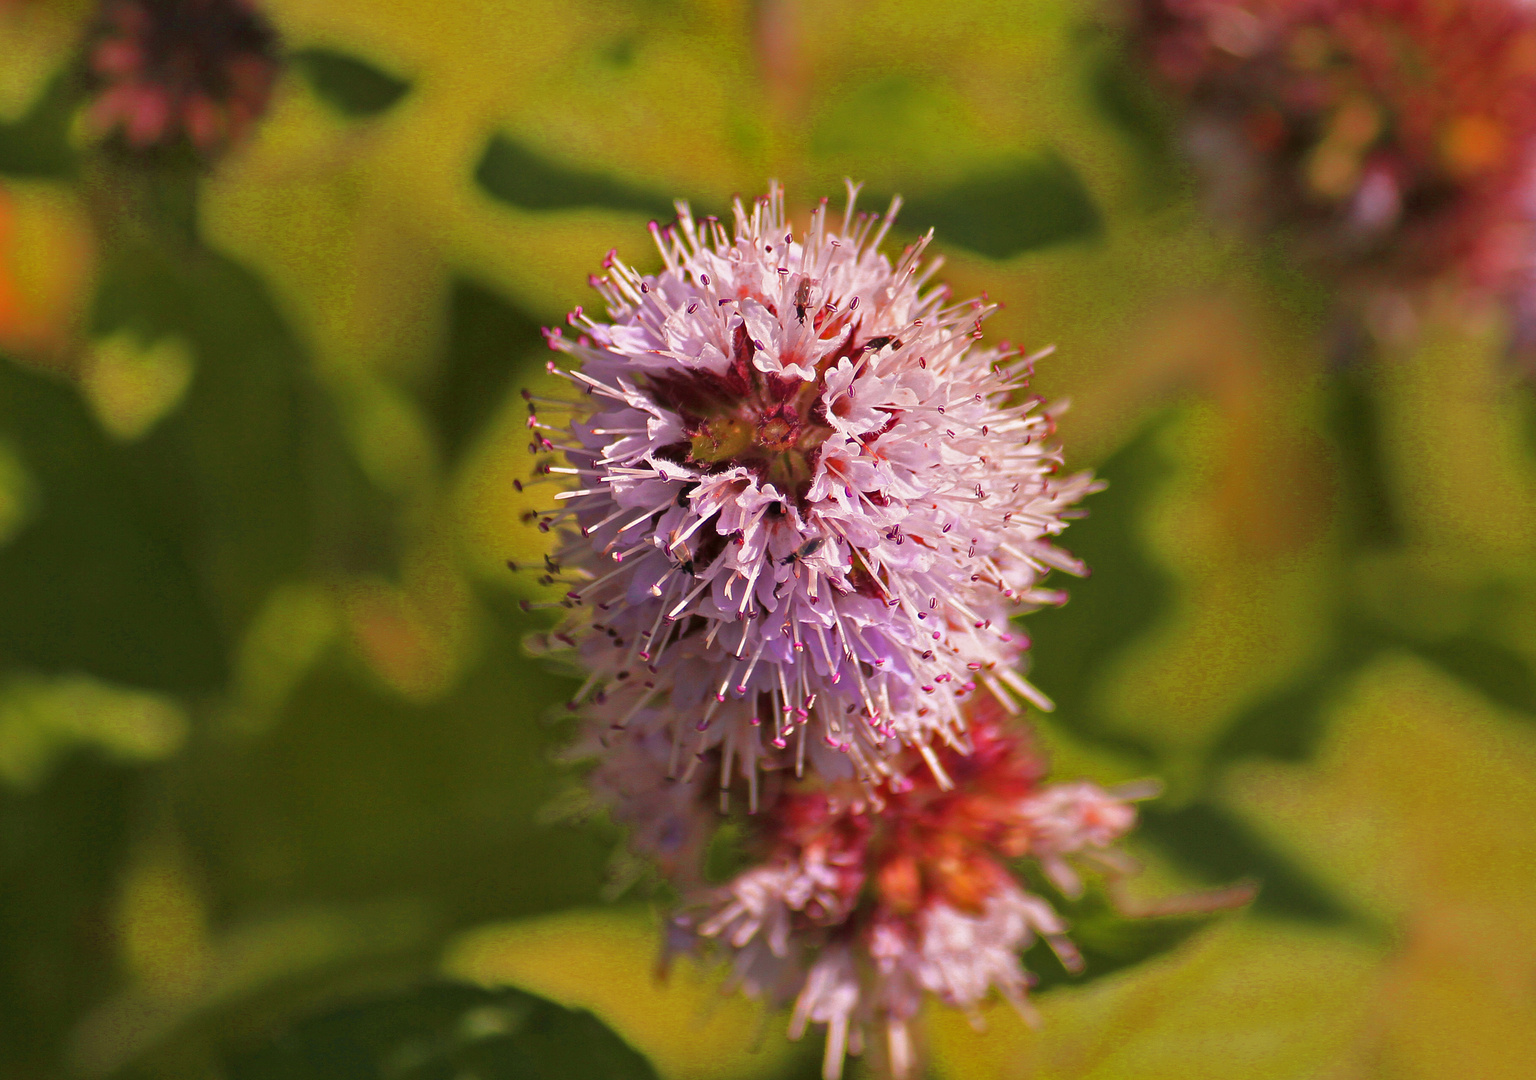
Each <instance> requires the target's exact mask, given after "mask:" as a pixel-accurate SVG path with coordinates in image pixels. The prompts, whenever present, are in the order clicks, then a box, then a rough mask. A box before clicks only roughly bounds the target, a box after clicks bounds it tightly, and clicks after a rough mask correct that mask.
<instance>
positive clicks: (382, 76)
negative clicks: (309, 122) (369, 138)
mask: <svg viewBox="0 0 1536 1080" xmlns="http://www.w3.org/2000/svg"><path fill="white" fill-rule="evenodd" d="M289 62H290V63H291V64H292V65H293V67H294V69H295V70H296V71H298V72H299V74H301V75H303V76H304V79H305V80H306V81H307V82H308V83H309V86H310V89H311V90H313V91H314V92H315V96H316V97H318V98H319V99H320V100H321V101H323V102H325V103H326V104H327V105H329V106H330V107H331V108H333V109H335V110H336V111H337V112H339V113H341V114H342V115H343V116H347V117H351V118H353V119H358V120H360V119H364V118H366V117H370V116H378V115H379V114H380V113H382V112H387V111H388V110H390V109H392V108H394V106H395V105H397V104H399V102H400V99H401V98H403V97H405V95H406V94H407V93H408V92H409V91H410V89H411V84H410V83H409V82H408V81H406V80H405V79H402V78H400V77H399V76H398V75H391V74H389V73H388V72H386V71H380V70H379V69H378V68H376V67H374V66H373V65H372V64H370V63H368V62H367V61H366V60H361V59H359V58H358V57H356V56H350V55H348V54H347V53H344V52H338V51H336V50H335V49H325V48H320V47H314V48H309V49H300V50H299V51H298V52H296V53H294V54H293V55H292V56H290V57H289Z"/></svg>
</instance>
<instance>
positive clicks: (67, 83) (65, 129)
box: [0, 60, 78, 179]
mask: <svg viewBox="0 0 1536 1080" xmlns="http://www.w3.org/2000/svg"><path fill="white" fill-rule="evenodd" d="M3 62H4V61H3V60H0V63H3ZM77 103H78V100H77V96H76V94H75V82H74V80H73V79H72V78H71V77H70V75H69V74H68V73H63V74H60V75H57V76H55V77H54V80H53V81H52V82H51V83H49V84H48V88H47V90H45V91H44V92H43V94H42V96H41V97H39V98H38V99H37V102H36V104H34V105H33V106H32V109H31V111H30V112H28V113H27V115H26V116H23V117H22V118H21V119H20V120H17V121H16V122H15V123H13V124H0V175H3V176H15V177H28V178H37V179H58V178H63V177H68V176H72V175H73V174H74V172H75V165H76V162H75V154H74V152H73V151H72V150H71V149H70V147H69V125H70V121H71V120H72V119H73V118H74V112H75V106H76V104H77Z"/></svg>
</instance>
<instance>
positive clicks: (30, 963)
mask: <svg viewBox="0 0 1536 1080" xmlns="http://www.w3.org/2000/svg"><path fill="white" fill-rule="evenodd" d="M134 798H135V795H134V789H133V785H132V773H131V772H130V771H129V770H128V769H125V768H122V767H120V766H116V765H109V764H107V763H106V762H105V761H103V760H101V759H100V758H99V757H98V756H97V755H95V754H92V753H81V754H76V755H74V756H72V757H71V758H70V759H69V760H68V761H67V762H65V763H64V765H63V766H62V767H61V768H60V769H59V771H58V773H57V774H55V775H54V776H53V777H52V778H51V779H50V780H49V781H48V783H47V784H46V785H45V786H43V787H41V788H40V789H38V790H36V791H32V792H26V793H20V792H15V791H12V790H11V789H10V788H8V787H7V786H5V785H3V784H0V1017H4V1020H3V1021H0V1031H3V1032H4V1037H3V1038H0V1076H6V1077H23V1076H37V1077H42V1076H64V1075H67V1074H68V1070H67V1069H66V1068H65V1065H64V1063H63V1062H62V1061H60V1060H58V1058H59V1055H60V1053H61V1050H62V1048H63V1047H64V1046H65V1045H66V1042H67V1036H68V1033H69V1029H70V1028H71V1027H72V1026H73V1025H74V1023H75V1021H76V1020H77V1019H78V1018H79V1017H80V1016H81V1015H82V1014H83V1013H84V1012H85V1010H86V1009H88V1008H90V1007H91V1006H93V1005H95V1004H97V1003H98V1002H99V1001H101V1000H102V997H103V996H104V995H105V994H107V993H109V992H110V991H111V990H112V989H113V987H114V985H115V984H116V983H117V981H118V980H119V978H120V974H119V971H118V969H117V965H116V961H117V957H118V946H117V942H116V941H115V940H114V939H113V935H112V934H111V932H110V931H109V929H108V927H109V926H110V917H111V912H110V910H109V906H110V904H111V902H112V899H113V896H114V892H115V890H116V888H117V885H118V879H119V875H120V873H121V870H122V862H123V855H124V847H125V843H126V841H127V838H128V832H129V829H128V818H129V812H130V807H131V806H132V804H133V801H134Z"/></svg>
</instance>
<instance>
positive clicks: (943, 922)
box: [675, 696, 1153, 1080]
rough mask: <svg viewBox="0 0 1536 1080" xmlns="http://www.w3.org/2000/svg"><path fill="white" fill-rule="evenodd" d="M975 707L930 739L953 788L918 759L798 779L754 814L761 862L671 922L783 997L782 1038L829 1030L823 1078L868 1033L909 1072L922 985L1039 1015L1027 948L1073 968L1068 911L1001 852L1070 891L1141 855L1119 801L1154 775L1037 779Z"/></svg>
mask: <svg viewBox="0 0 1536 1080" xmlns="http://www.w3.org/2000/svg"><path fill="white" fill-rule="evenodd" d="M971 711H972V716H971V726H970V730H969V732H968V740H969V742H968V745H967V747H966V751H967V752H966V753H964V754H962V753H960V752H958V751H956V750H954V749H951V748H948V747H946V748H944V749H943V750H942V751H940V758H941V763H942V765H943V767H944V769H945V770H946V772H947V773H948V775H949V776H950V777H951V778H952V779H953V781H954V783H953V786H951V787H948V788H945V787H941V786H940V785H939V784H938V783H937V781H936V779H935V774H934V773H932V772H931V771H923V770H913V771H912V773H911V775H910V778H906V779H902V780H897V781H890V782H886V783H884V784H881V785H876V786H874V787H873V788H871V787H869V786H867V785H859V784H856V783H850V782H843V783H842V784H838V783H835V782H834V783H830V784H828V783H825V782H822V781H820V780H807V781H805V782H802V783H800V784H792V785H790V786H789V787H788V788H787V789H786V790H785V791H784V792H782V793H781V794H780V796H779V798H778V799H777V801H776V802H775V803H774V804H773V806H772V807H771V809H770V812H769V813H767V814H762V815H758V816H757V817H756V818H753V819H750V824H749V825H748V826H747V828H748V846H749V848H750V849H752V851H753V853H754V854H755V855H756V856H757V858H758V861H757V863H756V865H754V866H753V867H751V868H750V869H748V870H746V871H744V872H742V873H741V874H739V875H737V876H736V877H735V878H734V879H732V880H731V881H729V882H728V883H726V884H725V885H724V886H721V887H719V888H716V889H713V890H704V891H703V892H702V894H701V895H698V896H697V897H696V898H695V901H694V902H693V903H692V904H691V905H690V906H688V907H686V908H685V909H684V911H683V912H682V914H680V915H679V916H678V917H677V919H676V921H675V930H676V933H677V937H678V942H677V944H678V945H679V946H680V947H684V948H686V947H690V946H693V947H697V946H699V945H703V944H707V943H713V944H714V946H715V948H716V950H717V951H718V952H721V953H723V954H724V956H725V958H726V959H727V960H728V962H729V963H730V965H731V969H732V978H733V981H734V982H735V983H736V984H737V985H739V986H740V987H741V989H742V990H743V991H744V992H746V993H747V994H749V995H751V996H753V997H760V998H763V999H765V1000H767V1001H768V1002H770V1003H773V1004H782V1005H791V1004H792V1013H791V1017H790V1035H791V1037H793V1038H799V1037H800V1036H801V1035H802V1034H804V1032H805V1031H806V1029H807V1027H808V1026H809V1025H811V1024H817V1025H824V1026H825V1027H826V1031H827V1038H826V1047H825V1057H824V1061H823V1075H824V1077H825V1078H826V1080H837V1078H838V1077H839V1076H840V1075H841V1073H842V1067H843V1058H844V1055H845V1054H846V1053H853V1054H858V1053H861V1052H862V1051H863V1050H864V1048H865V1043H866V1040H867V1039H870V1038H872V1037H873V1038H874V1039H875V1040H876V1045H875V1049H876V1052H877V1055H878V1056H879V1057H881V1058H882V1059H883V1063H884V1065H885V1066H886V1069H885V1071H886V1072H888V1073H889V1074H890V1075H892V1076H894V1077H895V1078H897V1080H904V1078H906V1077H909V1076H911V1075H912V1073H913V1071H914V1067H915V1064H916V1049H915V1040H914V1037H913V1035H914V1033H913V1030H912V1029H913V1025H914V1023H915V1021H916V1019H917V1017H918V1013H919V1012H920V1010H921V1007H922V1005H923V1002H924V1000H925V999H926V998H927V997H929V996H932V997H933V998H935V999H937V1000H938V1001H941V1002H943V1003H944V1004H946V1005H949V1006H952V1007H955V1008H959V1009H963V1010H967V1011H974V1010H975V1009H976V1008H977V1007H978V1006H980V1005H981V1004H982V1003H983V1002H985V1001H986V1000H987V999H988V998H989V997H990V996H991V995H992V994H993V993H994V992H995V993H997V994H999V995H1000V996H1001V997H1002V998H1003V999H1005V1000H1006V1001H1008V1002H1010V1003H1011V1004H1012V1005H1014V1007H1015V1008H1017V1009H1018V1010H1019V1011H1020V1012H1021V1013H1022V1014H1023V1015H1024V1016H1025V1017H1026V1018H1027V1019H1030V1020H1031V1021H1032V1020H1033V1016H1034V1014H1033V1010H1032V1008H1031V1007H1030V1005H1029V1003H1028V1000H1027V996H1026V995H1027V992H1028V989H1029V986H1030V984H1031V982H1032V978H1031V976H1030V974H1029V973H1028V972H1027V971H1026V970H1025V968H1024V966H1023V963H1022V962H1021V959H1020V954H1021V953H1022V952H1023V951H1024V950H1026V949H1027V948H1029V946H1030V945H1031V944H1033V943H1034V942H1035V941H1036V940H1044V941H1046V942H1047V943H1048V944H1049V945H1050V947H1051V948H1052V949H1053V950H1054V951H1055V952H1056V955H1057V956H1058V958H1059V959H1060V960H1061V963H1062V964H1063V966H1065V967H1066V968H1067V969H1068V970H1069V971H1072V972H1077V971H1080V970H1082V968H1083V960H1082V957H1081V956H1080V955H1079V953H1078V950H1077V949H1076V947H1075V946H1074V945H1073V944H1072V941H1071V939H1070V937H1069V936H1068V926H1067V923H1066V921H1065V920H1064V919H1063V918H1062V917H1061V916H1060V915H1059V914H1058V913H1057V912H1056V910H1055V909H1054V908H1053V907H1052V906H1051V904H1050V903H1049V902H1048V901H1047V900H1046V899H1045V898H1044V897H1042V896H1039V895H1037V894H1035V893H1032V892H1030V891H1028V890H1027V889H1025V888H1024V886H1023V885H1022V884H1021V883H1020V882H1019V880H1018V879H1017V878H1016V877H1015V876H1014V873H1013V871H1012V870H1011V868H1010V867H1011V864H1014V863H1016V862H1017V860H1020V859H1029V860H1032V861H1034V862H1035V863H1036V865H1037V866H1039V867H1040V869H1041V870H1042V871H1043V873H1044V874H1045V875H1046V877H1048V878H1049V879H1050V880H1051V881H1052V883H1053V884H1054V885H1055V886H1056V888H1057V889H1059V890H1060V891H1061V892H1062V893H1063V894H1064V895H1066V896H1068V897H1074V898H1075V897H1077V896H1079V895H1081V893H1082V891H1083V883H1082V880H1081V878H1080V877H1079V872H1078V869H1077V867H1076V866H1075V865H1074V864H1079V865H1084V866H1087V867H1090V868H1092V867H1096V868H1097V869H1099V870H1101V871H1106V872H1108V873H1109V874H1110V875H1111V876H1118V875H1121V874H1123V873H1125V872H1128V871H1129V870H1132V869H1134V864H1132V863H1130V862H1129V860H1127V859H1126V857H1125V856H1124V855H1122V854H1120V853H1119V852H1117V851H1115V850H1114V848H1113V845H1114V843H1115V842H1116V841H1117V840H1119V838H1120V837H1121V836H1122V835H1123V834H1124V833H1126V832H1127V831H1128V830H1129V829H1130V828H1131V827H1132V826H1133V825H1134V824H1135V821H1136V812H1135V810H1134V808H1133V807H1132V806H1131V804H1130V800H1131V799H1134V798H1140V797H1145V796H1147V795H1149V794H1151V793H1152V791H1153V788H1151V787H1148V786H1146V785H1136V786H1134V787H1128V788H1126V789H1123V790H1120V791H1107V790H1105V789H1103V788H1100V787H1098V786H1097V785H1095V784H1092V783H1089V782H1087V781H1080V782H1077V783H1072V784H1056V785H1046V784H1043V783H1042V782H1041V781H1042V778H1043V776H1044V773H1045V768H1044V763H1043V761H1042V760H1041V758H1040V757H1039V756H1038V755H1037V754H1035V753H1034V752H1033V751H1032V750H1031V749H1030V748H1029V746H1028V744H1027V743H1026V741H1025V740H1024V739H1022V738H1021V737H1020V736H1019V735H1018V734H1017V733H1015V732H1013V731H1011V730H1010V729H1009V727H1008V725H1007V724H1006V723H1005V721H1004V718H1003V716H1002V712H1001V710H1000V709H999V708H998V707H997V705H996V703H995V702H994V701H991V700H989V699H988V698H987V697H986V696H982V697H981V698H979V699H978V701H977V702H976V703H975V704H973V706H972V710H971ZM908 753H910V751H908Z"/></svg>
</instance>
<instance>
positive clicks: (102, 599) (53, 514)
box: [0, 362, 234, 693]
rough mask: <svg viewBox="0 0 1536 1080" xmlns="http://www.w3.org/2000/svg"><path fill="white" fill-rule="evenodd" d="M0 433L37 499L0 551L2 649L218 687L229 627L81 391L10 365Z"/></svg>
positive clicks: (23, 657) (154, 679)
mask: <svg viewBox="0 0 1536 1080" xmlns="http://www.w3.org/2000/svg"><path fill="white" fill-rule="evenodd" d="M0 431H3V432H4V434H5V435H6V436H7V439H8V441H9V443H10V445H11V446H12V447H13V448H14V449H15V451H16V454H17V456H18V457H20V458H21V459H22V462H23V464H24V465H25V467H26V469H27V472H28V473H29V475H30V476H31V477H32V479H33V482H34V485H35V488H36V504H37V505H36V509H35V511H34V512H33V516H32V518H31V520H29V521H28V522H27V523H26V524H25V525H23V526H22V528H21V530H20V531H19V532H18V533H17V534H16V536H15V537H14V538H13V539H12V540H11V542H10V543H9V544H7V545H6V546H5V547H3V548H0V655H4V656H8V657H9V658H10V659H11V660H12V661H13V662H18V663H20V664H22V665H25V666H27V667H31V668H36V669H38V670H39V671H43V672H50V673H54V672H59V673H68V672H76V671H84V672H89V673H91V674H93V675H96V676H98V677H100V678H103V679H106V680H108V681H111V682H119V683H124V684H127V685H130V686H142V687H152V688H155V689H159V690H167V691H171V692H173V693H176V692H189V693H190V692H198V691H205V690H209V689H212V688H213V687H215V686H217V685H219V684H220V683H221V682H222V681H223V679H224V676H225V658H224V655H223V652H222V648H221V641H222V635H221V633H220V631H219V627H218V624H217V622H216V621H215V620H214V618H213V615H212V612H210V611H209V609H208V607H207V605H206V603H205V601H204V598H203V596H202V595H201V593H200V591H199V588H198V583H197V580H196V578H195V576H194V575H193V573H192V572H191V568H190V567H189V565H188V563H187V561H186V559H185V558H184V556H183V555H182V553H181V552H179V551H178V550H177V549H176V546H175V545H174V543H173V542H172V536H171V535H170V529H168V528H167V526H166V524H165V523H164V522H162V521H157V520H156V518H155V516H154V515H153V514H151V513H149V512H148V511H147V510H146V508H145V506H144V505H143V503H142V502H141V501H140V499H139V498H138V497H137V492H138V485H137V483H136V480H135V477H134V476H133V473H132V471H131V470H130V468H129V467H128V464H127V462H125V460H124V459H123V457H122V454H121V452H120V450H119V448H117V447H115V446H113V445H111V444H109V443H108V442H107V440H106V438H105V436H104V435H103V434H102V432H101V430H100V429H99V428H98V427H97V425H96V423H95V421H94V420H93V419H92V418H91V416H90V415H89V414H88V413H87V412H86V409H85V406H84V404H83V403H82V402H81V400H80V396H79V395H78V394H77V393H76V391H75V390H74V388H73V387H71V386H69V385H67V384H66V383H63V382H61V381H58V380H56V379H52V378H48V377H46V376H43V375H39V374H36V373H34V372H31V371H27V370H23V369H22V368H20V367H17V366H16V365H14V364H11V363H6V362H0ZM230 494H231V495H233V494H234V493H233V492H231V493H230ZM180 512H181V513H189V512H191V508H183V509H182V510H181V511H180Z"/></svg>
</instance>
